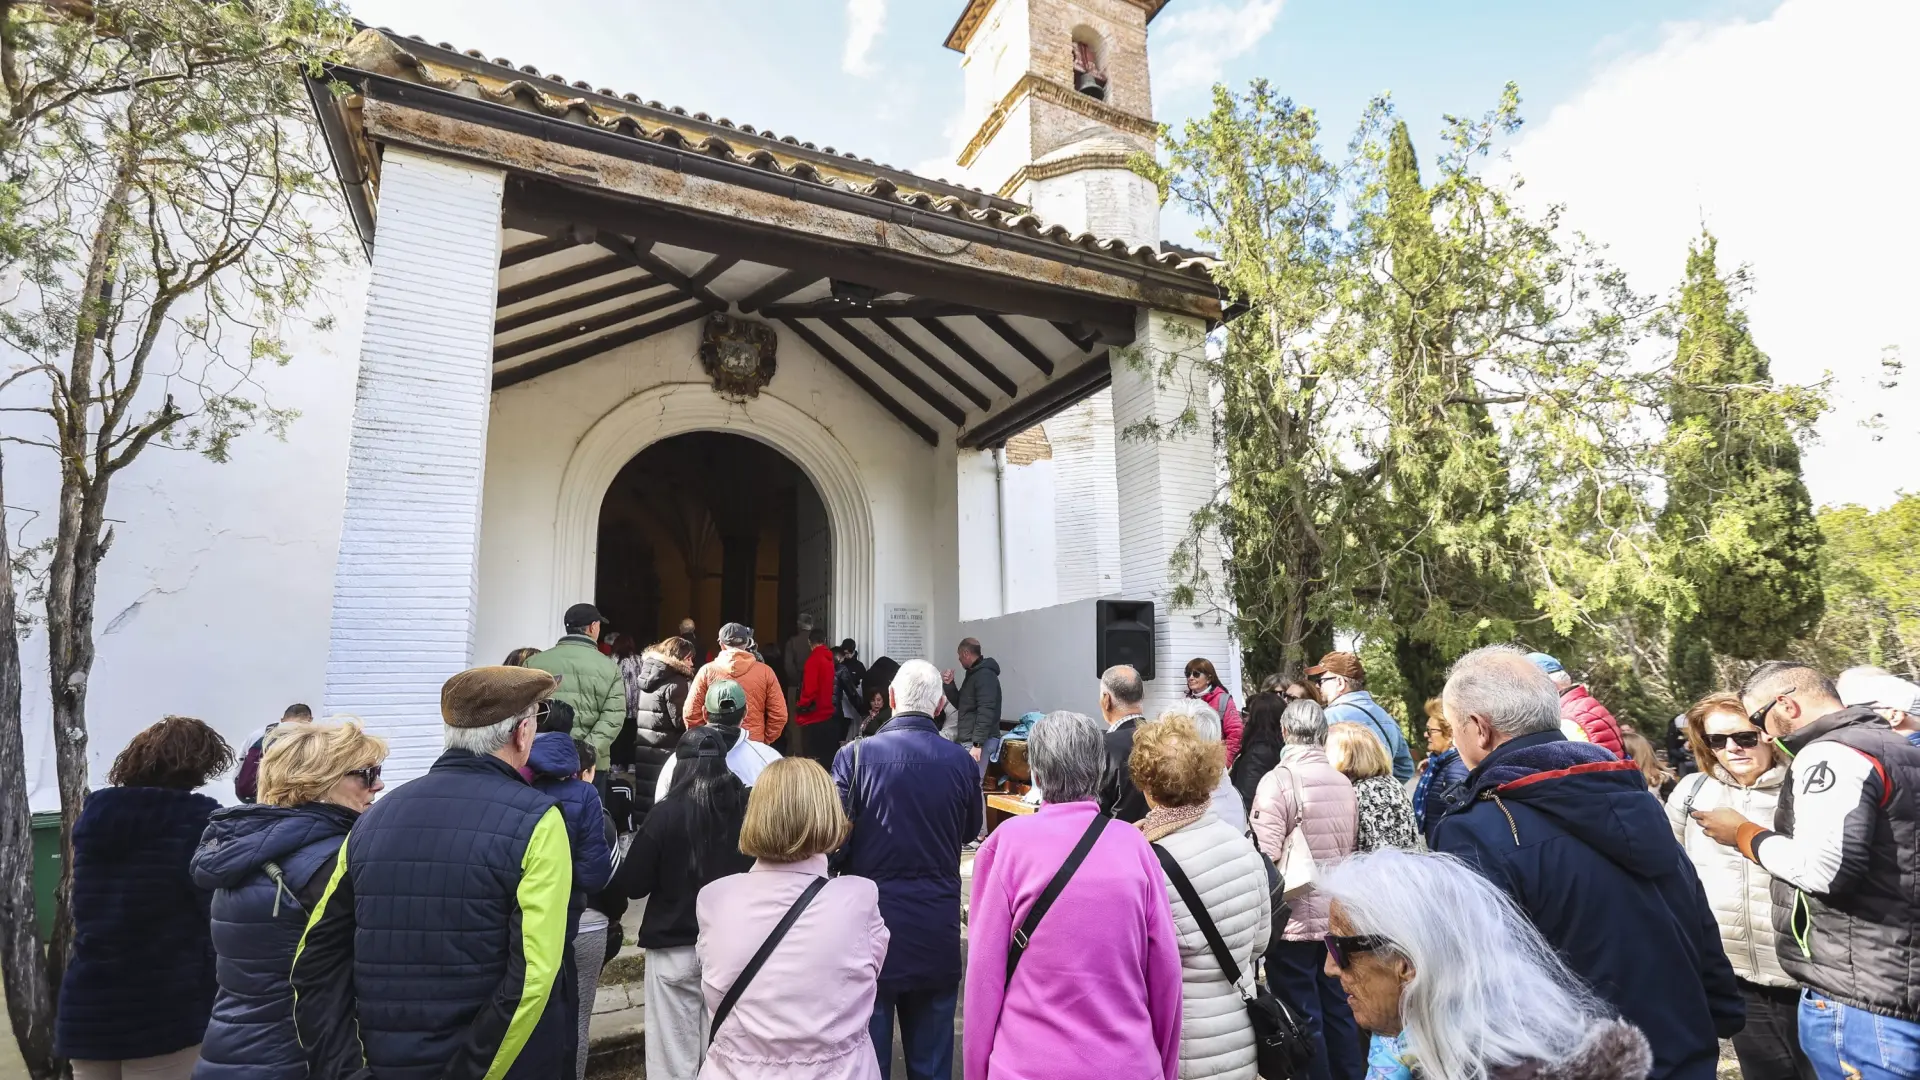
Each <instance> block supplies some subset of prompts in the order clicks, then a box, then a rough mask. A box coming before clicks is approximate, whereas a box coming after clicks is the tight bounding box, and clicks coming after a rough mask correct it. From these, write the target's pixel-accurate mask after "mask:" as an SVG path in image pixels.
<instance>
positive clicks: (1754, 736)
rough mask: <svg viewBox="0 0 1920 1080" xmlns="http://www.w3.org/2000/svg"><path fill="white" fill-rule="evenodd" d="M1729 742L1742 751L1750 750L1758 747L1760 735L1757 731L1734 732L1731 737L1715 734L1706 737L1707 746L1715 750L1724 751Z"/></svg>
mask: <svg viewBox="0 0 1920 1080" xmlns="http://www.w3.org/2000/svg"><path fill="white" fill-rule="evenodd" d="M1729 742H1731V743H1732V744H1733V745H1735V746H1737V747H1739V748H1740V749H1742V750H1751V749H1753V748H1754V747H1756V746H1759V745H1760V733H1759V732H1757V731H1736V732H1734V733H1733V734H1731V735H1722V734H1719V733H1715V734H1712V735H1708V736H1707V745H1708V746H1711V747H1713V748H1714V749H1715V750H1725V749H1726V748H1727V744H1728V743H1729Z"/></svg>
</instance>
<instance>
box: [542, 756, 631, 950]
mask: <svg viewBox="0 0 1920 1080" xmlns="http://www.w3.org/2000/svg"><path fill="white" fill-rule="evenodd" d="M527 765H528V767H529V768H531V769H532V770H533V786H534V787H536V788H539V789H540V790H541V791H542V792H545V793H546V794H547V795H548V796H550V797H552V799H553V802H554V805H555V806H558V807H559V808H560V816H561V817H563V818H565V819H566V823H567V843H568V845H569V846H570V847H571V848H572V850H573V898H572V900H571V901H570V903H569V906H568V912H567V915H568V918H567V935H568V936H569V937H571V936H572V935H573V932H574V929H575V928H576V926H577V924H578V923H579V921H580V912H581V910H582V909H583V908H585V907H586V902H587V894H588V893H596V892H599V891H600V890H601V889H604V888H606V885H607V879H608V878H611V877H612V876H613V847H612V843H611V841H610V840H609V839H608V837H607V831H608V828H609V826H608V823H607V815H606V811H605V810H603V809H602V808H601V805H600V792H598V791H596V790H595V789H594V786H593V785H592V784H589V783H587V782H586V781H585V780H581V779H579V778H577V777H576V776H574V773H576V772H579V771H580V752H579V751H578V750H575V749H574V747H573V736H571V735H562V734H561V733H560V732H557V731H549V732H546V733H544V734H540V735H535V736H534V737H533V752H532V753H531V754H529V755H528V756H527Z"/></svg>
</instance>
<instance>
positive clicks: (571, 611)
mask: <svg viewBox="0 0 1920 1080" xmlns="http://www.w3.org/2000/svg"><path fill="white" fill-rule="evenodd" d="M599 621H600V609H599V608H597V607H594V606H593V605H592V604H575V605H573V606H572V607H570V608H568V609H567V618H566V624H565V625H566V628H567V629H569V630H577V629H581V628H583V627H588V626H592V625H593V624H594V623H597V622H599Z"/></svg>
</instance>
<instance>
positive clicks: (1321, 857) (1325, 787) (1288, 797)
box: [1251, 746, 1360, 941]
mask: <svg viewBox="0 0 1920 1080" xmlns="http://www.w3.org/2000/svg"><path fill="white" fill-rule="evenodd" d="M1289 773H1291V774H1292V777H1291V779H1289V776H1288V774H1289ZM1294 781H1298V783H1299V786H1300V798H1301V800H1303V801H1304V802H1305V803H1306V807H1305V809H1304V812H1303V811H1302V808H1301V807H1299V806H1297V805H1296V804H1295V802H1294V798H1293V784H1294ZM1359 821H1360V810H1359V805H1358V803H1357V801H1356V800H1355V798H1354V794H1353V783H1352V781H1350V780H1348V779H1347V778H1346V777H1345V776H1343V775H1341V773H1340V770H1338V769H1336V768H1334V767H1333V765H1332V764H1331V763H1330V762H1328V761H1327V752H1326V751H1325V750H1323V749H1321V748H1320V747H1318V746H1289V747H1287V748H1286V750H1284V751H1283V752H1282V753H1281V754H1280V764H1278V765H1275V766H1274V767H1273V769H1272V771H1270V772H1268V773H1267V775H1265V776H1263V777H1261V778H1260V786H1259V787H1257V788H1255V789H1254V793H1253V816H1252V818H1251V823H1252V825H1253V838H1254V841H1255V842H1256V843H1258V844H1259V845H1260V850H1261V851H1264V852H1266V853H1267V858H1269V859H1272V860H1273V861H1274V863H1275V864H1276V865H1279V864H1281V863H1282V862H1283V856H1284V853H1285V851H1286V847H1287V837H1288V836H1289V835H1290V834H1292V832H1293V830H1294V828H1295V827H1296V826H1297V827H1299V828H1302V829H1305V830H1306V832H1307V846H1308V847H1310V848H1312V849H1313V861H1314V863H1315V864H1316V867H1317V868H1318V869H1320V870H1322V871H1324V870H1325V869H1327V868H1328V867H1330V866H1331V865H1332V864H1333V863H1334V862H1335V861H1336V860H1339V859H1344V858H1346V857H1347V856H1349V855H1351V854H1353V838H1354V833H1355V830H1356V829H1357V827H1358V825H1359ZM1289 902H1290V903H1291V904H1292V905H1293V913H1292V914H1291V915H1290V916H1288V918H1287V929H1286V933H1285V934H1284V935H1283V936H1284V937H1285V938H1286V939H1287V940H1288V941H1318V940H1320V937H1321V935H1323V934H1325V933H1326V932H1327V898H1326V897H1324V896H1321V895H1320V894H1319V893H1318V892H1314V891H1309V892H1307V893H1306V894H1305V895H1303V896H1296V897H1294V898H1293V899H1292V900H1291V901H1289Z"/></svg>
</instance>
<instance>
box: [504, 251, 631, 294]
mask: <svg viewBox="0 0 1920 1080" xmlns="http://www.w3.org/2000/svg"><path fill="white" fill-rule="evenodd" d="M632 265H633V263H632V262H630V261H628V260H626V259H622V258H621V257H620V256H618V255H602V256H601V257H600V258H598V259H589V260H588V261H586V262H583V263H576V264H575V265H573V266H568V267H565V268H563V269H560V270H555V271H554V272H553V273H551V274H543V275H541V276H540V277H537V278H529V279H528V280H526V281H523V282H521V283H520V284H518V285H508V286H505V287H504V288H502V289H501V290H500V296H499V306H500V307H506V306H508V305H509V304H519V303H524V302H526V301H528V300H531V299H533V298H534V297H536V296H545V295H546V294H548V293H550V292H554V291H556V290H559V289H570V288H572V287H573V286H575V285H578V284H581V283H582V282H587V281H592V280H593V279H594V278H598V277H606V276H607V275H608V274H617V273H619V272H620V271H622V270H625V269H627V268H628V267H630V266H632Z"/></svg>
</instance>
